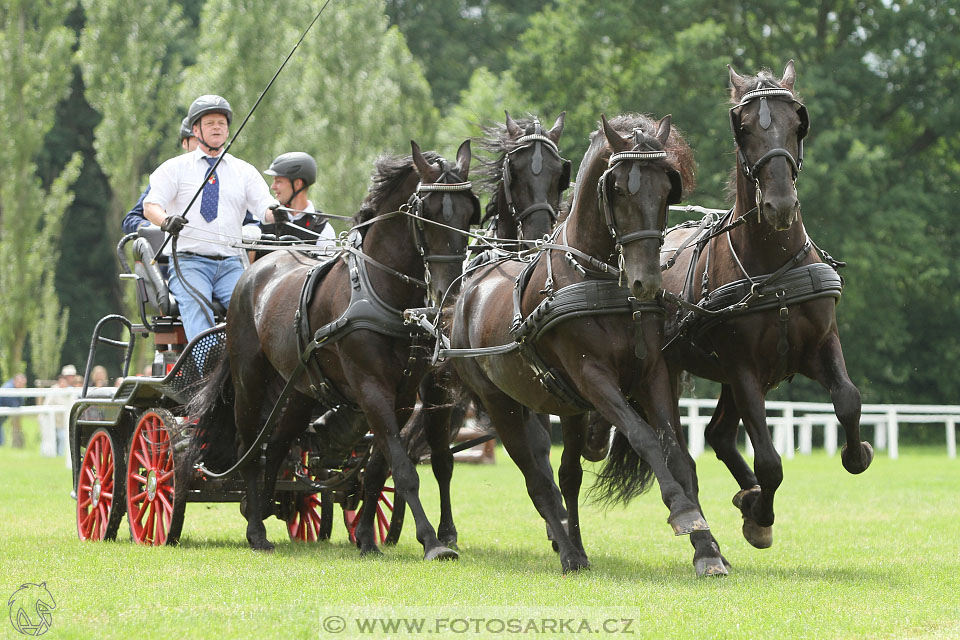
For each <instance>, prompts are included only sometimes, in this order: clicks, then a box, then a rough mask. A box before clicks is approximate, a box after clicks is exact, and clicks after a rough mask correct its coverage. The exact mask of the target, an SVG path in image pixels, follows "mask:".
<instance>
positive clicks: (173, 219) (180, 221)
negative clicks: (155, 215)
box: [160, 216, 187, 236]
mask: <svg viewBox="0 0 960 640" xmlns="http://www.w3.org/2000/svg"><path fill="white" fill-rule="evenodd" d="M185 224H187V219H186V218H184V217H183V216H167V217H166V218H164V219H163V222H161V223H160V228H161V229H163V230H164V231H166V232H167V233H169V234H170V235H172V236H175V235H178V234H179V233H180V230H181V229H183V227H184V225H185Z"/></svg>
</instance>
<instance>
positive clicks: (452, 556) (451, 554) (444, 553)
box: [423, 545, 460, 560]
mask: <svg viewBox="0 0 960 640" xmlns="http://www.w3.org/2000/svg"><path fill="white" fill-rule="evenodd" d="M459 557H460V554H459V553H457V552H456V551H454V550H453V549H451V548H450V547H444V546H443V545H440V546H438V547H434V548H433V549H430V550H429V551H427V552H426V553H424V554H423V559H424V560H456V559H457V558H459Z"/></svg>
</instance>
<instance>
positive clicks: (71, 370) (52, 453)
mask: <svg viewBox="0 0 960 640" xmlns="http://www.w3.org/2000/svg"><path fill="white" fill-rule="evenodd" d="M77 377H78V376H77V368H76V367H75V366H73V365H72V364H68V365H66V366H64V367H63V369H62V370H61V371H60V375H59V376H57V384H55V385H53V386H52V387H51V389H68V388H70V387H72V386H75V385H74V381H75V380H76V378H77ZM76 397H77V396H76V395H75V394H74V395H70V394H66V393H64V394H57V395H55V396H47V398H46V400H45V401H44V403H43V404H44V405H47V406H56V405H60V406H67V407H69V406H70V405H72V404H73V401H74V400H75V399H76ZM67 414H68V411H57V412H54V413H47V414H41V416H40V455H42V456H45V457H48V458H53V457H56V456H62V455H65V454H66V451H67Z"/></svg>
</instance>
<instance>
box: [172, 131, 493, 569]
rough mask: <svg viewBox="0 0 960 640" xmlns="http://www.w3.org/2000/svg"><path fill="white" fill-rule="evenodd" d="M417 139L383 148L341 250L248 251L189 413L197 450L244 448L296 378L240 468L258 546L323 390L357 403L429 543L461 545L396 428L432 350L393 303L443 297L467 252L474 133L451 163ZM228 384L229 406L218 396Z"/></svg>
mask: <svg viewBox="0 0 960 640" xmlns="http://www.w3.org/2000/svg"><path fill="white" fill-rule="evenodd" d="M412 149H413V154H412V156H410V157H407V158H402V159H397V158H385V159H381V160H380V161H379V162H378V165H377V171H376V173H375V175H374V183H373V186H372V188H371V193H370V195H369V196H368V197H367V199H366V200H365V201H364V205H363V207H362V208H361V210H360V212H359V213H358V214H357V216H356V217H355V223H356V227H355V229H354V231H353V233H352V235H351V238H350V246H349V247H347V248H346V249H345V250H344V251H343V252H342V253H341V255H339V256H338V257H337V258H335V259H334V260H332V261H330V262H329V263H326V264H325V265H324V266H322V267H321V266H319V265H318V263H317V262H316V261H315V260H311V259H308V258H304V257H300V256H295V255H291V254H287V253H281V252H277V253H275V254H273V255H271V256H269V257H267V258H264V259H262V260H258V261H257V262H256V263H254V264H253V265H252V266H251V267H250V269H248V270H247V271H246V273H244V275H243V277H242V278H241V279H240V282H239V283H238V284H237V288H236V290H235V292H234V294H233V298H232V300H231V303H230V309H229V311H228V314H227V350H228V358H226V359H225V360H224V361H223V362H222V363H221V365H220V367H219V368H218V370H217V371H216V372H215V373H214V374H213V375H212V376H211V380H210V382H209V383H208V384H207V386H206V388H205V389H204V390H203V392H202V393H201V394H200V395H198V396H197V399H196V400H195V402H194V403H193V405H192V407H191V415H195V416H198V417H199V424H198V437H197V438H196V439H195V443H196V448H197V450H199V451H200V452H202V454H203V456H204V458H205V459H207V460H210V459H214V458H216V457H217V454H218V453H221V452H222V451H223V450H224V449H230V448H232V447H233V446H234V442H235V441H236V445H237V446H238V449H239V451H241V452H243V451H247V450H248V449H249V448H250V447H251V445H252V444H253V443H255V442H256V441H257V439H258V438H257V436H258V432H259V431H260V430H261V427H262V425H263V423H264V417H265V415H266V413H267V411H266V410H265V407H266V408H267V409H269V404H270V403H269V402H268V400H269V399H270V396H268V391H269V390H270V389H272V388H273V389H275V388H276V387H277V386H278V385H279V386H283V385H286V387H285V388H286V389H289V390H290V392H289V397H288V398H287V399H286V400H284V394H283V393H282V394H281V395H280V401H279V402H278V404H277V407H276V410H278V411H280V412H281V415H280V418H279V421H278V423H277V425H276V428H275V429H274V431H273V432H272V434H271V435H270V439H269V446H268V447H267V454H266V464H265V469H264V472H263V476H262V477H260V475H261V474H260V470H259V468H258V465H257V464H256V463H255V462H254V463H249V464H245V465H243V466H242V468H241V471H242V473H243V475H244V477H245V479H246V484H247V506H246V512H245V515H246V518H247V540H248V541H249V543H250V546H251V547H253V548H254V549H267V550H268V549H272V548H273V545H272V543H270V542H269V541H268V540H267V538H266V531H265V529H264V526H263V519H264V518H265V517H266V516H268V515H270V513H271V510H270V508H269V505H270V504H271V503H272V500H273V497H272V496H273V488H274V485H275V482H276V476H277V471H278V468H279V466H280V464H281V462H282V460H283V459H284V457H285V456H286V455H287V452H288V451H289V449H290V445H291V442H292V441H293V440H294V439H295V438H296V437H297V436H298V435H299V434H301V433H302V432H303V431H304V430H305V429H306V427H307V426H308V424H309V421H310V417H311V413H312V412H313V411H314V410H315V408H316V406H317V405H318V404H319V405H320V406H322V407H326V408H332V407H333V406H336V405H339V406H347V407H352V408H354V409H355V410H356V411H360V412H362V413H363V416H364V418H365V421H366V424H368V425H369V426H370V428H371V430H372V431H373V433H374V443H375V446H376V448H377V449H378V450H379V451H381V452H382V453H383V455H385V456H386V458H387V460H389V461H390V462H391V466H392V468H393V473H394V478H395V481H396V489H397V492H398V494H399V495H400V496H402V497H403V498H404V500H405V501H406V502H407V503H408V504H409V505H410V508H411V511H412V513H413V516H414V519H415V520H416V525H417V540H419V541H420V542H421V543H422V544H423V547H424V557H425V558H426V559H433V558H456V557H457V553H456V552H455V551H454V550H452V549H450V548H448V547H446V546H444V545H443V544H441V543H440V542H439V540H438V539H437V536H436V533H435V531H434V529H433V526H432V525H431V524H430V522H429V521H428V520H427V517H426V515H425V513H424V511H423V507H422V506H421V504H420V499H419V497H418V490H419V479H418V476H417V472H416V469H415V468H414V466H413V464H411V462H410V459H409V458H408V457H407V453H406V451H405V450H404V448H403V446H402V444H401V441H400V438H399V429H400V426H401V425H403V424H404V423H405V422H406V420H407V419H408V417H409V415H410V413H411V411H412V409H413V406H414V402H415V400H416V390H417V383H418V382H419V380H420V377H421V376H422V375H423V373H424V372H425V371H426V369H427V367H428V364H429V360H428V358H427V357H426V355H427V354H426V351H425V350H424V349H415V348H413V347H414V345H413V344H412V342H413V341H414V340H415V339H416V338H415V337H412V336H411V329H410V327H407V326H405V325H404V323H403V319H402V313H401V310H403V309H406V308H410V307H417V306H421V305H423V303H424V289H426V293H427V299H428V301H436V300H439V299H440V297H441V296H442V294H443V292H444V291H446V290H447V288H448V287H449V286H450V284H451V283H452V282H454V281H455V280H456V279H457V278H458V277H459V276H460V274H461V271H462V267H461V265H462V263H463V260H464V258H465V255H466V237H465V235H464V233H462V231H465V230H466V229H467V228H468V227H469V225H470V224H471V223H476V222H478V221H479V217H480V205H479V201H478V200H477V198H476V196H474V194H473V193H472V191H471V190H470V183H468V182H467V179H468V173H469V167H470V158H471V153H470V144H469V141H467V142H464V143H463V144H462V145H461V146H460V149H459V150H458V151H457V161H456V163H455V164H450V163H448V162H446V161H445V160H443V159H442V158H439V157H438V156H436V155H435V154H423V153H422V152H421V151H420V148H419V146H417V144H416V143H412ZM314 271H316V272H317V277H316V280H317V282H316V283H314V279H312V278H311V273H313V272H314ZM348 309H349V312H348ZM345 319H346V320H345ZM341 325H343V326H341ZM344 329H345V330H344ZM304 335H305V336H306V338H305V340H306V342H308V343H309V344H308V346H307V347H306V348H305V347H304V339H302V338H301V337H300V336H304ZM322 335H325V336H328V337H329V339H328V338H327V337H321V336H322ZM315 336H316V337H315ZM334 336H336V339H334ZM311 338H313V341H312V342H311V341H310V339H311ZM285 393H286V392H285ZM230 394H232V395H233V396H234V399H233V402H232V407H231V406H230V404H231V403H228V402H226V401H225V398H228V397H229V395H230ZM230 414H232V417H233V418H234V419H233V420H231V419H230V417H231V415H230ZM204 447H206V448H204ZM360 526H361V527H363V526H364V525H363V523H361V525H360Z"/></svg>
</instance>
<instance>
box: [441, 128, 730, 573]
mask: <svg viewBox="0 0 960 640" xmlns="http://www.w3.org/2000/svg"><path fill="white" fill-rule="evenodd" d="M601 120H602V127H601V129H600V131H598V132H595V133H594V134H593V140H592V143H591V146H590V148H589V150H588V151H587V153H586V155H585V157H584V160H583V163H582V165H581V170H580V172H579V174H578V176H577V187H576V190H575V194H574V200H573V204H572V207H571V212H570V214H569V216H568V217H567V218H566V219H565V221H564V222H563V223H562V224H560V225H559V226H558V227H557V229H556V230H555V231H554V234H553V236H552V237H551V239H550V241H548V242H546V243H545V244H544V245H543V248H544V249H545V253H546V255H543V254H541V256H540V258H538V259H537V260H536V261H535V262H534V263H531V264H527V263H522V262H516V261H504V262H496V263H493V264H491V265H489V266H485V267H483V268H481V269H478V270H477V271H476V273H475V274H473V275H471V276H469V277H468V278H466V280H465V282H464V290H463V293H462V295H461V296H460V298H459V299H458V300H457V303H456V305H455V307H454V309H453V312H452V321H451V324H452V333H451V345H452V346H453V349H451V350H450V351H449V352H447V355H450V356H453V357H456V359H455V364H456V367H457V370H458V371H459V372H460V375H461V378H462V379H463V381H464V383H465V384H466V385H467V386H468V387H469V388H470V389H471V390H472V391H473V392H474V393H475V394H476V396H477V397H478V398H479V400H480V402H481V403H482V404H483V407H484V408H485V409H486V411H487V413H488V414H489V415H490V418H491V421H492V423H493V425H494V426H495V427H496V429H497V432H498V433H499V435H500V438H501V440H502V441H503V444H504V446H505V447H506V449H507V452H508V453H509V454H510V456H511V458H513V460H514V462H515V463H516V464H517V466H518V467H520V470H521V471H522V472H523V475H524V478H525V480H526V484H527V491H528V493H529V495H530V497H531V499H532V500H533V503H534V505H535V507H536V508H537V511H538V512H539V513H540V514H541V516H542V517H543V518H544V520H546V522H547V524H548V526H549V527H550V529H551V530H552V532H553V534H554V537H555V538H556V542H557V545H558V547H559V553H560V561H561V566H562V568H563V570H564V571H571V570H577V569H580V568H583V567H586V566H589V561H588V560H587V557H586V553H585V551H584V549H583V544H582V541H581V538H580V531H579V516H578V509H577V506H578V494H579V489H580V483H581V479H582V470H581V469H580V464H579V450H580V445H581V444H582V442H581V440H580V439H581V438H582V436H583V434H584V426H585V425H584V424H583V422H582V416H584V415H585V414H586V413H587V412H588V411H589V410H590V409H596V410H597V411H598V412H599V413H600V414H601V415H603V417H604V418H605V419H606V420H609V421H610V423H612V424H614V425H615V426H616V428H617V429H618V431H620V432H623V433H625V434H626V436H627V437H628V438H629V441H630V443H631V445H632V446H633V447H634V448H635V449H636V450H637V451H638V452H640V453H641V455H642V459H640V462H638V463H637V464H636V465H634V468H632V469H625V468H620V469H617V470H616V475H617V478H616V479H612V480H611V483H610V484H609V485H608V487H607V488H608V489H609V491H608V495H610V496H611V498H612V499H617V498H618V496H616V495H614V494H617V493H620V496H619V497H622V498H624V499H627V498H629V497H630V495H632V494H635V493H637V492H639V491H642V490H643V489H644V488H646V487H647V486H649V483H650V482H651V475H655V476H656V478H657V480H658V481H659V484H660V490H661V496H662V498H663V501H664V503H665V504H666V505H667V507H668V509H669V510H670V517H669V522H670V523H671V525H672V527H673V530H674V532H675V533H676V534H678V535H679V534H689V533H692V532H693V531H705V530H707V529H708V528H709V527H708V525H707V523H706V521H705V520H704V518H703V516H702V514H701V513H700V510H699V508H698V506H697V505H696V503H695V501H694V500H691V498H690V497H689V496H690V495H692V494H693V492H694V490H695V483H696V479H695V476H694V474H693V473H692V469H691V467H690V464H689V456H686V457H684V452H683V451H682V450H681V449H680V447H679V446H678V443H677V442H676V440H675V437H674V433H673V429H672V427H671V424H670V419H671V415H672V406H671V405H672V402H671V400H670V399H669V393H670V385H669V379H668V377H667V370H666V366H665V364H664V362H663V360H662V358H661V357H660V341H661V338H662V335H663V334H662V331H663V313H662V309H661V307H660V305H659V304H657V303H656V302H655V298H656V295H657V293H658V292H659V290H660V285H661V275H660V269H659V249H660V246H661V243H662V239H663V231H664V228H665V225H666V217H667V207H668V205H669V204H670V203H674V202H677V201H679V199H680V197H681V194H682V191H683V179H682V177H681V172H683V173H685V174H686V176H687V177H689V178H691V179H692V167H693V164H692V156H691V154H690V152H689V147H687V146H686V144H685V143H684V142H683V141H682V138H681V137H680V136H679V134H677V133H675V132H674V133H673V134H671V119H670V117H669V116H667V117H665V118H663V119H662V120H661V121H660V122H657V123H654V122H653V121H651V120H649V119H648V118H645V117H643V116H635V115H628V116H621V117H618V118H616V119H614V120H613V122H611V123H608V122H607V120H606V119H605V118H602V119H601ZM621 132H623V133H626V135H623V134H622V133H621ZM611 263H612V264H611ZM623 283H626V286H623ZM511 309H512V310H513V313H512V314H511V313H510V311H509V310H511ZM511 316H512V319H511ZM441 354H443V352H441ZM638 407H639V411H638ZM534 411H536V412H541V413H551V414H555V415H559V416H561V421H562V422H563V423H564V424H563V431H564V445H565V446H564V455H563V460H562V462H561V468H560V489H561V491H562V494H563V498H564V499H565V501H566V505H567V508H568V509H569V523H568V527H569V530H568V529H567V527H565V526H564V525H563V523H562V516H561V509H562V505H561V504H560V499H559V496H557V495H556V492H555V489H554V485H553V481H552V474H551V472H550V468H549V465H548V464H547V465H544V464H543V461H542V459H541V458H540V457H539V456H538V455H537V451H538V447H540V446H541V443H542V441H543V439H544V438H545V437H546V434H545V432H544V430H543V428H542V426H541V425H540V423H539V422H538V421H537V420H535V419H533V412H534ZM640 411H643V412H644V413H645V414H646V416H647V418H648V419H649V423H648V422H647V420H645V419H644V418H643V417H642V416H641V415H640ZM568 438H570V439H571V440H576V441H570V442H568ZM620 472H622V473H620ZM628 494H629V495H628ZM698 551H699V550H698ZM697 560H698V561H703V562H704V564H703V570H704V571H708V568H707V567H709V570H710V571H711V572H723V571H724V569H723V564H722V560H721V558H720V556H719V549H718V548H715V549H703V550H702V553H700V554H699V555H698V557H697ZM700 569H701V567H700V566H698V572H699V571H700Z"/></svg>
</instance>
